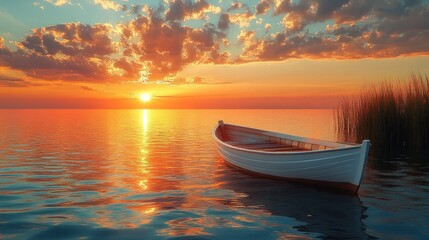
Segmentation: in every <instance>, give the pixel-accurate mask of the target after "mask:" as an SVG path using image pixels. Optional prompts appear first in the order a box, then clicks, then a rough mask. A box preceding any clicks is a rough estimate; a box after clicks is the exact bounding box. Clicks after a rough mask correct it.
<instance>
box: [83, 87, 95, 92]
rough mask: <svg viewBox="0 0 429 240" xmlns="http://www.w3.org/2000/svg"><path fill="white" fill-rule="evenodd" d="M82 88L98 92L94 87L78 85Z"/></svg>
mask: <svg viewBox="0 0 429 240" xmlns="http://www.w3.org/2000/svg"><path fill="white" fill-rule="evenodd" d="M80 88H81V89H82V90H85V91H90V92H98V91H97V90H96V89H94V88H91V87H88V86H80Z"/></svg>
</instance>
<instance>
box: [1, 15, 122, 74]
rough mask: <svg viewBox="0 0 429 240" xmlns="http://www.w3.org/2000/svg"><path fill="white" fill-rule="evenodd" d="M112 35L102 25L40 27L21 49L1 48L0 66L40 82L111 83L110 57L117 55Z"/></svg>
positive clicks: (24, 41) (28, 36) (18, 45)
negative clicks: (81, 81)
mask: <svg viewBox="0 0 429 240" xmlns="http://www.w3.org/2000/svg"><path fill="white" fill-rule="evenodd" d="M109 32H110V26H109V25H103V24H97V25H92V26H91V25H84V24H80V23H68V24H59V25H55V26H50V27H45V28H37V29H34V30H33V32H32V33H31V34H29V35H27V37H26V38H25V39H24V40H23V41H21V42H20V43H18V44H17V47H18V50H16V51H12V50H10V49H8V48H7V47H5V46H3V47H1V48H0V65H3V66H7V67H10V68H12V69H17V70H21V71H22V72H24V73H25V74H26V75H27V76H32V77H35V78H41V79H56V80H76V79H82V80H90V81H97V80H101V79H102V78H106V80H108V76H107V70H108V68H109V65H110V63H111V61H110V58H109V55H110V54H113V53H114V52H115V46H114V45H113V44H112V41H111V38H110V37H109Z"/></svg>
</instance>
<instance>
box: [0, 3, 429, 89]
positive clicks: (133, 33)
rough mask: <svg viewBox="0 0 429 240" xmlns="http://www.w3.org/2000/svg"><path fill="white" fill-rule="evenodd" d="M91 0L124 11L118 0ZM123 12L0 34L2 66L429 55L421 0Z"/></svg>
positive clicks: (107, 76) (51, 70)
mask: <svg viewBox="0 0 429 240" xmlns="http://www.w3.org/2000/svg"><path fill="white" fill-rule="evenodd" d="M92 2H93V3H95V4H98V5H100V6H102V7H103V8H105V9H109V10H114V11H122V10H125V6H123V5H122V4H120V3H119V1H113V0H93V1H92ZM123 2H124V4H128V3H127V2H125V1H123ZM50 3H53V4H66V3H65V1H54V0H52V1H50ZM67 3H70V1H67ZM121 3H122V2H121ZM126 10H127V11H126V13H128V14H129V15H128V16H127V19H128V20H127V21H125V20H124V21H123V22H121V23H118V24H116V25H111V24H93V25H88V24H82V23H65V24H57V25H52V26H46V27H39V28H35V29H33V30H32V31H31V32H30V33H29V34H28V35H26V36H24V37H23V38H22V39H21V40H20V41H19V42H17V43H16V46H15V47H13V48H9V44H8V45H5V39H4V38H3V37H0V67H6V68H10V69H13V70H18V71H20V72H22V73H24V74H25V75H26V76H28V77H32V78H35V79H44V80H61V81H76V82H93V83H101V82H123V81H141V82H145V83H147V82H156V83H159V82H166V83H170V82H172V81H174V79H176V77H177V75H178V73H179V72H180V71H182V70H183V69H184V68H185V67H186V66H188V65H189V64H207V63H210V64H225V63H229V64H238V63H243V62H256V61H281V60H285V59H288V58H338V59H353V58H385V57H395V56H400V55H428V54H429V41H427V39H429V3H428V2H427V1H422V0H410V1H402V0H375V1H374V0H372V1H371V0H320V1H315V0H299V1H290V0H260V1H259V2H257V3H255V4H253V5H247V4H242V3H240V2H234V3H232V4H231V5H228V6H226V7H225V8H224V10H223V12H222V13H220V12H221V9H220V7H219V6H216V5H213V4H211V3H209V2H208V1H207V0H194V1H190V0H189V1H188V0H186V1H185V0H173V1H167V0H165V1H163V2H162V3H160V4H159V5H158V7H156V8H153V7H150V6H149V5H132V4H131V5H129V6H127V9H126ZM252 11H254V12H252ZM0 13H1V12H0ZM213 13H220V14H218V15H216V14H213ZM0 15H5V14H3V13H2V14H0ZM256 16H257V18H258V20H257V21H252V20H254V19H255V18H256ZM124 19H125V18H124ZM191 19H199V21H197V22H198V23H195V22H194V21H189V22H187V20H191ZM275 21H277V22H275ZM255 26H257V27H255ZM4 36H5V35H4ZM9 43H12V42H10V41H9ZM194 80H195V79H194ZM176 81H177V83H180V81H181V80H180V79H177V80H176ZM189 81H190V82H192V81H191V80H189ZM4 82H6V81H3V85H5V84H4ZM197 82H198V79H197V81H196V83H197Z"/></svg>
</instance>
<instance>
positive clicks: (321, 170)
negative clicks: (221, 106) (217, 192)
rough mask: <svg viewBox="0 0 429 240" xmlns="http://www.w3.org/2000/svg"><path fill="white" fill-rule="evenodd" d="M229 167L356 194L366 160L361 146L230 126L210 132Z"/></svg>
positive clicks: (366, 144)
mask: <svg viewBox="0 0 429 240" xmlns="http://www.w3.org/2000/svg"><path fill="white" fill-rule="evenodd" d="M212 135H213V138H214V142H215V144H216V147H217V150H218V152H219V154H220V155H221V156H222V157H223V159H224V160H225V161H226V163H228V164H229V165H231V166H233V167H235V168H238V169H241V170H244V171H247V172H250V173H254V174H258V175H262V176H266V177H270V178H279V179H288V180H293V181H298V182H302V183H309V184H314V185H319V186H325V187H329V188H335V189H337V190H342V191H347V192H349V193H354V194H356V193H357V191H358V190H359V185H360V183H361V180H362V176H363V171H364V168H365V164H366V161H367V157H368V150H369V146H370V142H369V140H364V141H363V142H362V144H349V143H338V142H330V141H322V140H316V139H310V138H305V137H298V136H292V135H287V134H282V133H276V132H270V131H264V130H258V129H253V128H248V127H242V126H237V125H232V124H224V123H223V121H219V124H218V125H217V126H216V127H215V129H214V130H213V132H212Z"/></svg>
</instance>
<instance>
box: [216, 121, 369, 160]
mask: <svg viewBox="0 0 429 240" xmlns="http://www.w3.org/2000/svg"><path fill="white" fill-rule="evenodd" d="M225 125H230V126H234V127H239V128H244V129H249V130H254V131H263V132H264V133H268V134H270V133H273V134H282V135H288V136H292V137H298V138H305V139H309V140H315V141H321V142H328V143H335V144H342V145H344V147H340V148H332V149H321V150H320V149H318V150H308V151H278V152H272V151H263V150H254V149H248V148H242V147H237V146H234V145H231V144H228V143H226V142H224V141H222V140H221V139H219V137H218V136H217V135H216V130H217V129H218V128H219V127H220V124H217V125H216V127H215V128H214V129H213V131H212V136H213V137H214V139H215V140H216V141H217V142H219V143H220V144H221V145H223V146H226V147H228V148H232V149H235V150H239V151H243V152H249V153H259V154H265V155H304V154H316V153H324V152H336V151H345V150H350V149H359V148H361V147H362V144H356V145H351V144H344V143H337V142H331V141H325V140H319V139H312V138H306V137H299V136H294V135H289V134H283V133H279V132H272V131H266V130H261V129H256V128H249V127H243V126H239V125H234V124H225Z"/></svg>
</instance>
